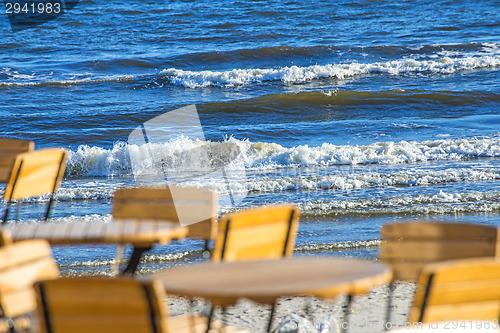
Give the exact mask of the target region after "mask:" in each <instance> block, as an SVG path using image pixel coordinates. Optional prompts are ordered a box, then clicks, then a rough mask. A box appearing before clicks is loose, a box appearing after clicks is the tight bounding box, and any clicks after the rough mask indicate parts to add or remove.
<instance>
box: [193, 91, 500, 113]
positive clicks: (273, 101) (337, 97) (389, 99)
mask: <svg viewBox="0 0 500 333" xmlns="http://www.w3.org/2000/svg"><path fill="white" fill-rule="evenodd" d="M498 102H500V95H499V94H496V93H494V92H490V91H483V90H477V91H465V92H464V91H446V90H425V89H393V90H384V91H355V90H344V89H335V90H324V91H309V92H299V93H281V94H267V95H262V96H259V97H255V98H249V99H243V100H232V101H228V102H217V103H206V104H202V105H199V106H197V108H198V111H199V112H200V113H202V114H205V113H231V114H235V113H245V114H246V113H249V112H262V113H266V112H269V113H270V112H273V113H286V114H287V115H289V114H290V113H293V112H294V111H296V110H297V112H300V113H303V112H306V111H309V109H308V108H309V107H313V108H316V107H318V106H320V107H321V106H326V107H328V106H331V105H342V106H344V105H397V106H400V105H402V104H405V105H407V104H418V105H421V104H422V103H429V104H434V105H435V104H437V103H439V104H441V105H449V106H455V107H456V106H457V105H478V104H484V103H498ZM495 106H496V105H495ZM425 112H429V111H428V110H425ZM345 116H348V115H347V114H346V115H345Z"/></svg>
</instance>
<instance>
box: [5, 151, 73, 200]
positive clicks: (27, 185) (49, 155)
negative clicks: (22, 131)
mask: <svg viewBox="0 0 500 333" xmlns="http://www.w3.org/2000/svg"><path fill="white" fill-rule="evenodd" d="M61 161H62V162H61ZM61 163H62V170H64V168H65V165H66V164H65V163H66V153H65V152H64V150H62V149H41V150H37V151H33V152H28V153H23V154H19V155H17V157H16V160H15V162H14V165H13V167H12V173H11V176H10V179H9V182H8V183H7V185H6V187H5V193H4V198H5V199H6V200H19V199H23V198H26V197H32V196H37V195H42V194H45V193H51V192H52V190H53V189H54V184H56V189H57V187H58V186H59V183H60V181H61V179H62V176H63V172H61V173H58V171H59V168H60V166H61Z"/></svg>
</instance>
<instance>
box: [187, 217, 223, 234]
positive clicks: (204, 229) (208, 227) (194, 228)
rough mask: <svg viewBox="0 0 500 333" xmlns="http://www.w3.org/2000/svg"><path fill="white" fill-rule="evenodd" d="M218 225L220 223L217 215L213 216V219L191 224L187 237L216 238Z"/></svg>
mask: <svg viewBox="0 0 500 333" xmlns="http://www.w3.org/2000/svg"><path fill="white" fill-rule="evenodd" d="M218 227H219V225H218V223H217V221H216V219H215V217H212V218H211V219H208V220H205V221H201V222H198V223H195V224H191V225H189V226H188V234H187V237H189V238H202V239H208V240H210V239H215V237H216V236H217V229H218Z"/></svg>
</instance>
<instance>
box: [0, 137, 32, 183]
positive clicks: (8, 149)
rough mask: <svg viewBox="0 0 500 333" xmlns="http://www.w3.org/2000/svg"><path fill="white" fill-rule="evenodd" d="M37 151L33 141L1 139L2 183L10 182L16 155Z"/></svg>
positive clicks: (0, 169)
mask: <svg viewBox="0 0 500 333" xmlns="http://www.w3.org/2000/svg"><path fill="white" fill-rule="evenodd" d="M33 149H35V143H34V142H33V141H31V140H23V139H14V138H0V183H6V182H7V181H8V180H9V177H10V172H11V170H12V165H13V164H14V160H15V159H16V155H17V154H20V153H24V152H28V151H32V150H33Z"/></svg>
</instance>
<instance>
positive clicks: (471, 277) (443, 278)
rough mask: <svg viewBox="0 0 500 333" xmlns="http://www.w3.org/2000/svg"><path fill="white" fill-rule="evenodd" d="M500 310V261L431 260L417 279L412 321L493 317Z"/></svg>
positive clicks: (486, 318) (443, 320) (491, 318)
mask: <svg viewBox="0 0 500 333" xmlns="http://www.w3.org/2000/svg"><path fill="white" fill-rule="evenodd" d="M499 314H500V261H499V260H497V259H492V258H477V259H464V260H452V261H449V262H441V263H436V264H430V265H428V266H426V267H425V268H424V270H423V271H422V273H421V274H420V277H419V279H418V286H417V291H416V293H415V299H414V302H413V307H412V309H411V313H410V318H409V320H410V322H424V323H429V322H436V321H439V322H440V323H445V320H448V321H451V320H457V321H462V320H474V321H475V320H482V322H483V323H484V322H485V320H489V321H490V322H491V323H492V324H493V320H497V321H498V319H499V317H498V316H499Z"/></svg>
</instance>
